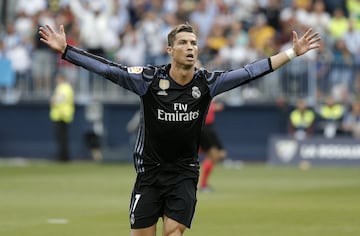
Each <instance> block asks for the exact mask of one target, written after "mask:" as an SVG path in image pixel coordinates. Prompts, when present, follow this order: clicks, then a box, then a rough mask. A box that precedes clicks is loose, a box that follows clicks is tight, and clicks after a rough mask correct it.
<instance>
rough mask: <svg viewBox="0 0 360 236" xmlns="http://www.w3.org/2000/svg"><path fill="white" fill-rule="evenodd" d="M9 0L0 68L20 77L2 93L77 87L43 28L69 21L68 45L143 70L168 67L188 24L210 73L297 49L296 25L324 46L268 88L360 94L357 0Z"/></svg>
mask: <svg viewBox="0 0 360 236" xmlns="http://www.w3.org/2000/svg"><path fill="white" fill-rule="evenodd" d="M3 2H4V1H3ZM7 2H9V1H7ZM11 2H12V4H15V5H14V8H13V12H8V14H9V15H10V16H13V17H12V18H13V19H12V20H3V22H1V24H2V25H1V27H0V61H1V62H0V67H1V68H0V69H1V71H2V73H4V74H5V72H6V73H8V74H9V75H11V74H13V75H14V78H15V79H13V80H11V79H7V78H8V77H6V76H3V77H2V78H1V79H0V89H2V90H4V89H7V88H9V87H10V88H12V87H15V88H19V89H20V91H25V92H29V93H31V95H32V96H34V95H37V96H49V95H50V93H51V89H52V87H53V86H54V85H53V82H52V78H54V77H55V74H57V73H63V74H65V75H66V77H67V78H68V79H69V80H70V81H71V82H72V83H73V84H74V86H75V87H76V84H77V83H79V82H78V79H79V72H78V68H76V67H74V66H73V65H70V64H68V63H66V62H64V61H62V60H60V55H57V54H54V52H52V51H51V50H50V49H49V48H47V47H46V46H45V45H44V44H43V43H41V42H40V41H39V38H38V28H39V26H43V25H45V24H49V25H51V26H53V27H55V28H58V26H59V25H60V24H63V25H64V26H65V31H66V33H67V40H68V43H69V44H72V45H75V46H78V47H81V48H83V49H86V50H88V51H89V52H91V53H94V54H96V55H99V56H103V57H105V58H108V59H110V60H114V61H116V62H118V63H121V64H124V65H129V66H135V65H147V64H164V63H168V56H167V54H166V52H165V48H166V46H167V45H166V43H167V33H168V32H169V31H170V29H171V28H172V27H173V26H175V25H177V24H179V23H184V22H189V23H190V24H192V25H193V26H195V27H196V29H197V32H198V39H199V42H198V45H199V49H200V58H199V60H200V62H201V64H202V66H203V67H205V68H206V69H208V70H222V69H230V68H238V67H241V66H243V65H244V64H247V63H250V62H253V61H255V60H257V59H259V58H264V57H267V56H270V55H273V54H275V53H276V52H278V51H279V50H284V49H286V48H289V47H291V43H292V42H291V38H292V31H293V30H295V31H297V32H298V34H299V35H302V34H303V33H304V31H305V30H306V29H307V28H308V27H312V28H313V30H314V31H318V32H319V33H320V36H321V38H322V45H321V48H320V49H319V50H315V51H313V52H310V53H308V54H306V56H303V57H301V58H296V59H295V60H294V63H290V64H289V65H288V66H286V67H284V68H283V69H282V70H281V71H280V72H279V74H276V77H279V78H280V79H279V80H278V81H277V80H274V82H273V83H271V84H270V83H269V82H264V83H269V84H265V87H267V88H269V87H271V86H272V87H273V89H275V90H276V92H275V93H276V94H298V90H299V89H301V92H302V94H301V95H302V96H303V95H307V94H310V93H312V94H316V96H317V97H325V95H326V96H327V95H329V94H333V95H334V96H336V98H337V99H343V97H344V96H349V95H351V96H355V97H356V96H357V93H358V91H360V89H359V88H360V73H359V72H360V53H359V51H360V1H359V0H254V1H248V0H131V1H130V0H91V1H90V0H31V1H30V0H17V1H11ZM10 18H11V17H10ZM3 19H5V18H4V17H3ZM295 61H296V62H295ZM282 77H286V79H282ZM9 78H11V76H10V77H9ZM309 78H310V79H312V80H309ZM276 81H277V82H276ZM309 81H315V85H313V84H309ZM310 83H312V82H310ZM267 85H270V86H267ZM22 88H26V89H24V90H22ZM279 90H280V91H279ZM249 91H251V90H249ZM304 91H305V93H304ZM25 92H24V93H25ZM23 95H24V94H23ZM25 95H26V94H25Z"/></svg>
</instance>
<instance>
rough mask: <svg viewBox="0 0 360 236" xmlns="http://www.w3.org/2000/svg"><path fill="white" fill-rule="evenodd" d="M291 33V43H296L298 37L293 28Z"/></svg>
mask: <svg viewBox="0 0 360 236" xmlns="http://www.w3.org/2000/svg"><path fill="white" fill-rule="evenodd" d="M292 35H293V43H296V42H297V41H298V40H299V38H298V35H297V33H296V31H295V30H294V31H293V32H292Z"/></svg>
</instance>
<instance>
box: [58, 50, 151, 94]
mask: <svg viewBox="0 0 360 236" xmlns="http://www.w3.org/2000/svg"><path fill="white" fill-rule="evenodd" d="M62 59H64V60H66V61H68V62H70V63H72V64H75V65H77V66H81V67H83V68H85V69H87V70H89V71H92V72H94V73H96V74H98V75H100V76H103V77H104V78H106V79H108V80H110V81H112V82H113V83H115V84H118V85H119V86H121V87H123V88H125V89H128V90H130V91H132V92H134V93H136V94H138V95H139V96H142V95H144V94H145V93H146V92H147V89H148V87H149V85H150V83H151V81H152V78H153V76H152V75H154V74H155V73H156V68H155V67H127V66H123V65H121V64H118V63H115V62H112V61H109V60H106V59H105V58H102V57H99V56H96V55H94V54H91V53H88V52H86V51H85V50H82V49H79V48H76V47H73V46H70V45H68V46H67V48H66V51H65V52H64V54H63V55H62Z"/></svg>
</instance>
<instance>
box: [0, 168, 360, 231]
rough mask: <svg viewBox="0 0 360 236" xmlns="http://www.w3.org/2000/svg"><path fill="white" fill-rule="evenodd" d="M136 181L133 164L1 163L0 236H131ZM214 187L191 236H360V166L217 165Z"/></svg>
mask: <svg viewBox="0 0 360 236" xmlns="http://www.w3.org/2000/svg"><path fill="white" fill-rule="evenodd" d="M134 178H135V173H134V169H133V167H132V165H127V164H95V163H88V162H76V163H71V164H58V163H52V162H31V163H29V164H26V165H20V166H19V165H9V164H7V162H0V235H4V236H5V235H6V236H17V235H19V236H45V235H46V236H49V235H51V236H67V235H69V236H115V235H117V236H118V235H129V223H128V205H129V197H130V191H131V188H132V184H133V182H134ZM210 181H211V183H212V185H213V187H214V188H215V191H214V192H212V193H199V194H198V207H197V212H196V216H195V219H194V221H193V227H192V229H190V230H187V231H186V233H185V235H189V236H190V235H197V236H215V235H216V236H219V235H232V236H235V235H246V236H275V235H276V236H302V235H304V236H305V235H306V236H321V235H326V236H345V235H349V236H354V235H360V223H359V222H360V169H359V168H356V167H351V168H335V167H331V168H330V167H327V168H310V169H309V170H306V171H304V170H300V169H298V168H295V167H292V168H290V167H286V168H284V167H282V168H279V167H269V166H266V165H244V166H242V167H241V168H225V167H223V166H217V167H216V169H215V172H214V173H213V175H212V177H211V179H210ZM159 223H161V221H159ZM158 231H159V234H158V235H161V227H160V224H159V230H158Z"/></svg>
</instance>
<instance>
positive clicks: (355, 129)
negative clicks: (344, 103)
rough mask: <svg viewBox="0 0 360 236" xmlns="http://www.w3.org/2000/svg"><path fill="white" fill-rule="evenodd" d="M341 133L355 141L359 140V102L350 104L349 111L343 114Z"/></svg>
mask: <svg viewBox="0 0 360 236" xmlns="http://www.w3.org/2000/svg"><path fill="white" fill-rule="evenodd" d="M341 127H342V129H343V131H344V132H345V133H346V134H348V135H350V136H352V137H354V138H357V139H360V101H359V100H356V101H353V102H352V105H351V110H350V111H349V112H347V113H346V114H345V117H344V119H343V122H342V124H341Z"/></svg>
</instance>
